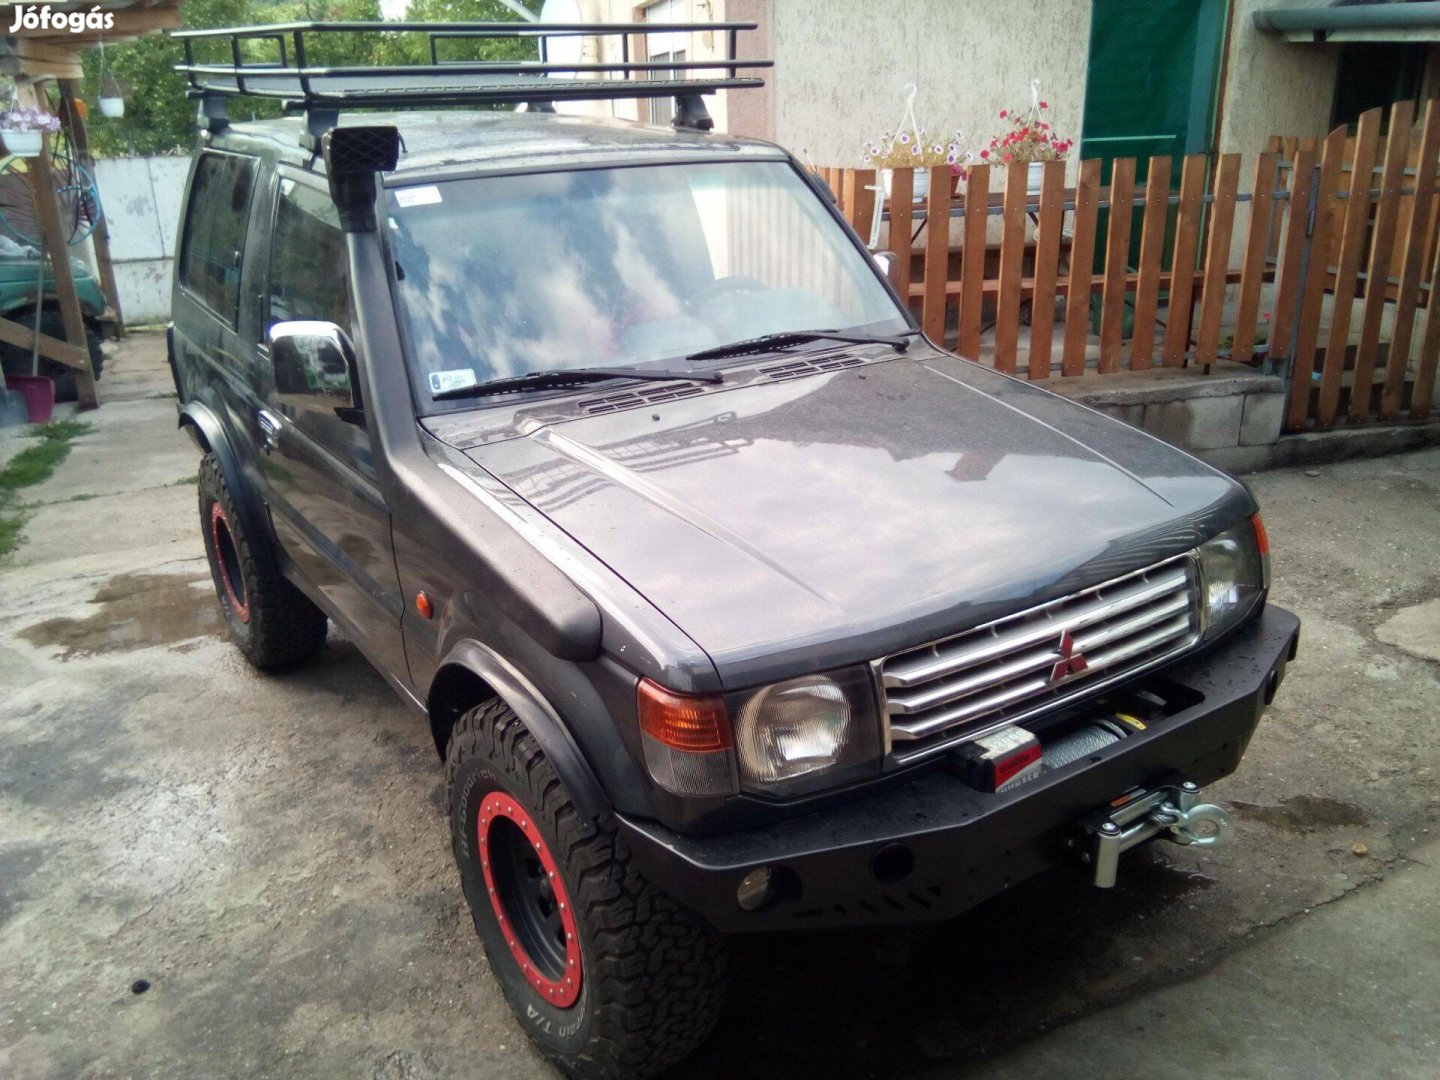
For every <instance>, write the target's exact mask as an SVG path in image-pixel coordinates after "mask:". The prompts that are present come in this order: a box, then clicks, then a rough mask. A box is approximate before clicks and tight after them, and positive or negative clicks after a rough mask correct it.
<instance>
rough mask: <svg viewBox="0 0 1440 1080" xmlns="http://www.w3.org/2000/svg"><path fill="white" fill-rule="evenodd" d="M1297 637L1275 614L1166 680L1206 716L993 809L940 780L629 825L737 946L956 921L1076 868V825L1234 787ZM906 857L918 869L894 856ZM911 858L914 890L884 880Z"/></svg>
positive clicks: (1190, 717)
mask: <svg viewBox="0 0 1440 1080" xmlns="http://www.w3.org/2000/svg"><path fill="white" fill-rule="evenodd" d="M1299 634H1300V621H1299V620H1298V619H1297V618H1296V617H1295V616H1294V615H1292V614H1290V613H1289V612H1288V611H1284V610H1281V609H1279V608H1276V607H1267V608H1266V609H1265V611H1264V612H1263V613H1262V614H1261V616H1260V618H1258V619H1256V620H1255V621H1254V622H1253V623H1251V624H1249V625H1248V626H1245V627H1243V628H1241V629H1240V630H1237V631H1236V632H1235V633H1234V634H1232V635H1231V636H1230V637H1229V638H1227V639H1226V640H1225V641H1223V642H1221V643H1220V644H1219V645H1218V646H1216V647H1214V648H1213V649H1210V650H1209V651H1207V652H1205V653H1203V654H1202V655H1199V656H1197V657H1194V658H1192V659H1188V660H1181V661H1178V662H1177V663H1175V664H1173V665H1171V666H1169V667H1168V668H1166V669H1165V670H1164V672H1163V677H1164V678H1165V679H1167V680H1169V681H1170V682H1172V683H1179V684H1180V685H1182V686H1184V687H1186V688H1188V689H1189V690H1191V691H1194V692H1195V693H1196V694H1199V695H1200V696H1201V700H1199V702H1198V703H1197V704H1195V705H1193V706H1190V707H1188V708H1185V709H1183V710H1181V711H1179V712H1176V713H1174V714H1173V715H1171V716H1169V717H1168V718H1166V719H1164V720H1162V721H1160V722H1158V723H1156V724H1154V725H1152V726H1151V728H1150V729H1149V730H1148V731H1146V732H1143V733H1141V734H1137V735H1132V736H1131V737H1130V738H1127V739H1124V740H1122V741H1121V742H1118V743H1115V744H1113V745H1111V746H1109V747H1106V748H1105V749H1103V750H1101V751H1099V752H1098V753H1097V754H1095V755H1093V756H1091V757H1089V758H1087V759H1082V760H1081V761H1077V762H1074V763H1072V764H1070V765H1067V766H1065V767H1063V768H1060V769H1056V770H1055V771H1053V772H1050V773H1047V774H1046V775H1045V776H1043V777H1042V778H1040V779H1038V780H1035V781H1032V782H1030V783H1028V784H1025V785H1023V786H1022V787H1020V788H1017V789H1016V790H1014V791H1010V792H1006V793H1003V794H988V793H985V792H981V791H977V790H975V789H974V788H971V787H969V786H967V785H966V784H964V783H962V782H961V781H960V780H959V779H958V778H956V777H954V776H952V775H950V774H948V773H940V772H937V773H929V774H927V775H924V776H921V777H918V778H917V779H916V780H915V781H914V782H912V783H909V784H905V785H903V786H900V787H897V788H893V789H891V790H889V791H886V792H884V793H880V794H876V795H874V796H871V797H868V798H864V799H859V800H857V801H855V802H853V803H847V804H845V805H843V806H839V807H834V808H831V809H829V810H825V811H822V812H819V813H815V814H811V815H808V816H806V817H802V818H797V819H795V820H792V821H787V822H783V823H781V824H778V825H774V826H769V827H766V828H760V829H752V830H747V831H745V832H738V833H729V834H725V835H722V836H705V837H697V836H682V835H680V834H678V833H675V832H672V831H670V830H668V829H666V828H664V827H663V826H660V825H657V824H655V823H654V822H651V821H645V820H637V819H633V818H624V817H622V818H621V819H620V825H621V827H622V829H623V830H624V832H625V834H626V840H627V841H628V842H629V844H630V847H631V849H632V851H633V852H634V857H635V859H636V862H637V864H638V865H639V867H640V869H641V871H642V872H643V873H644V874H645V876H646V877H647V878H649V879H650V881H652V882H653V883H654V884H655V885H657V886H658V887H659V888H661V889H663V890H664V891H665V892H667V893H669V894H671V895H672V896H674V897H675V898H676V899H677V900H679V901H680V902H681V903H683V904H685V905H686V906H687V907H690V908H693V909H694V910H696V911H698V912H700V913H701V914H702V915H703V916H704V917H705V918H706V919H708V920H709V921H710V922H711V923H713V924H714V925H715V926H716V927H717V928H718V929H720V930H723V931H727V932H736V933H739V932H749V931H759V930H787V929H799V928H801V927H825V926H852V925H875V924H883V923H909V922H924V921H931V920H937V919H945V918H949V917H951V916H953V915H958V914H959V913H960V912H962V911H965V910H966V909H967V908H970V907H972V906H974V905H975V904H978V903H979V902H980V901H982V900H984V899H986V898H987V897H989V896H992V895H994V894H995V893H998V892H1000V891H1002V890H1004V889H1006V888H1009V887H1010V886H1011V885H1014V884H1016V883H1017V882H1020V881H1022V880H1024V879H1025V878H1028V877H1030V876H1031V875H1033V874H1036V873H1038V872H1039V871H1041V870H1043V869H1045V868H1046V867H1048V866H1052V865H1055V864H1056V863H1059V862H1060V861H1062V859H1063V857H1064V855H1065V853H1066V840H1067V839H1069V838H1070V837H1072V836H1074V835H1075V827H1076V822H1077V820H1078V819H1079V818H1080V817H1082V816H1083V815H1085V814H1087V813H1088V812H1090V811H1092V810H1094V809H1096V808H1097V807H1100V806H1103V805H1105V804H1106V803H1108V802H1110V800H1112V799H1114V798H1115V797H1116V796H1118V795H1120V794H1121V793H1123V792H1125V791H1128V790H1130V789H1131V788H1134V787H1136V786H1144V785H1148V784H1153V783H1157V782H1159V781H1161V780H1163V779H1166V778H1173V777H1175V776H1177V775H1178V776H1179V777H1181V778H1183V779H1186V780H1192V781H1194V782H1195V783H1197V784H1200V785H1202V786H1203V785H1205V784H1209V783H1211V782H1213V781H1215V780H1218V779H1219V778H1220V777H1222V776H1226V775H1228V774H1229V773H1231V772H1233V771H1234V770H1235V767H1236V766H1237V765H1238V764H1239V763H1240V756H1241V755H1242V754H1243V753H1244V752H1245V748H1246V746H1247V745H1248V744H1249V742H1250V736H1251V735H1252V734H1253V733H1254V731H1255V725H1256V724H1257V723H1258V722H1259V720H1260V714H1261V713H1262V712H1264V710H1265V707H1266V705H1268V704H1269V703H1270V700H1271V699H1272V698H1273V697H1274V695H1275V691H1276V689H1277V688H1278V686H1279V685H1280V680H1281V679H1283V678H1284V675H1285V665H1286V663H1287V662H1288V661H1289V660H1290V659H1292V658H1293V657H1294V655H1295V649H1296V646H1297V644H1298V641H1299ZM897 847H903V849H905V850H906V851H908V853H909V854H908V857H907V856H901V857H899V858H897V857H895V856H894V855H893V854H891V853H893V851H894V849H895V848H897ZM882 851H885V852H888V853H887V855H886V856H885V857H884V858H882V859H881V860H880V862H879V865H878V872H877V861H876V856H877V855H879V854H880V853H881V852H882ZM912 858H913V868H912V869H910V870H909V871H908V873H906V874H905V875H904V876H903V878H901V879H900V880H898V881H894V880H890V881H887V880H882V879H884V878H894V876H895V873H894V871H895V868H896V867H897V866H900V867H904V866H905V865H907V864H908V863H909V862H910V860H911V859H912ZM761 866H771V867H778V868H781V870H780V873H779V877H780V879H781V880H782V881H783V882H784V883H785V885H786V888H785V890H784V892H783V895H782V897H781V898H780V899H779V900H777V901H776V902H775V903H773V904H772V905H771V906H769V907H767V908H765V909H763V910H760V911H744V910H741V908H740V907H739V905H738V904H737V902H736V889H737V888H738V886H739V884H740V880H741V879H742V878H743V877H744V876H745V875H746V874H747V873H749V872H750V871H751V870H754V869H756V868H757V867H761Z"/></svg>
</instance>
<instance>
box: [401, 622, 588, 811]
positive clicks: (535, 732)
mask: <svg viewBox="0 0 1440 1080" xmlns="http://www.w3.org/2000/svg"><path fill="white" fill-rule="evenodd" d="M453 668H463V669H464V670H466V671H468V672H470V674H472V675H474V676H475V677H476V678H478V679H479V680H480V681H481V682H483V683H484V684H485V685H486V686H487V687H489V688H490V690H491V691H492V692H493V693H494V694H495V696H496V697H498V698H499V699H500V700H501V701H503V702H505V704H506V705H508V706H509V707H510V708H511V709H512V710H513V711H514V713H515V715H516V716H518V717H519V718H520V721H521V723H523V724H524V725H525V728H526V730H527V731H529V732H530V734H531V735H532V736H534V738H535V741H536V742H537V743H539V744H540V749H541V750H543V751H544V752H545V756H546V757H547V758H549V760H550V764H552V765H553V766H554V767H555V771H556V773H558V774H559V776H560V779H561V781H562V782H563V783H564V784H565V788H566V790H567V791H569V793H570V800H571V802H573V803H574V804H575V810H576V813H577V814H578V815H579V816H580V818H581V819H582V820H584V821H586V822H589V821H593V820H594V819H595V818H597V817H599V816H600V814H602V813H604V812H605V811H606V810H608V809H609V807H610V800H609V798H608V796H606V794H605V790H604V788H602V787H601V786H600V781H599V780H598V779H597V778H596V776H595V772H594V770H593V769H591V767H590V763H589V762H588V761H586V760H585V755H584V754H583V753H582V752H581V751H580V747H579V746H578V745H577V744H576V742H575V740H574V738H573V737H572V736H571V734H570V731H569V729H568V728H567V727H566V726H565V722H564V721H563V720H562V719H561V718H560V714H559V713H558V712H556V710H555V709H554V707H553V706H552V705H551V704H550V703H549V702H548V701H547V700H545V697H544V695H543V694H541V693H540V691H539V690H538V689H536V687H535V686H534V684H532V683H531V682H530V680H529V679H527V678H526V677H525V676H524V675H523V674H521V672H520V671H518V670H517V669H516V668H515V667H514V665H512V664H510V663H509V662H508V661H507V660H505V659H504V658H503V657H501V656H500V655H499V654H498V653H496V652H495V651H494V650H493V649H490V648H487V647H486V646H484V645H482V644H480V643H479V642H478V641H473V640H465V641H461V642H458V643H457V644H456V645H455V646H454V647H453V648H452V649H451V650H450V651H449V652H448V653H447V654H446V656H445V659H444V660H443V661H442V662H441V664H440V667H439V668H438V669H437V670H436V672H435V678H434V680H433V681H432V682H431V684H430V686H431V689H430V700H429V701H428V702H427V708H428V711H429V713H430V723H431V726H432V728H433V729H434V731H435V735H436V740H435V741H436V744H437V749H438V750H439V751H440V753H441V754H444V753H445V747H444V746H442V745H439V744H440V741H441V731H440V727H439V725H442V724H446V723H447V718H446V717H443V716H438V715H437V710H438V709H440V708H441V707H442V705H443V703H442V702H441V701H439V700H437V699H436V694H435V688H436V686H437V685H439V684H440V683H441V682H442V676H443V675H444V673H445V672H446V671H447V669H453Z"/></svg>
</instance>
